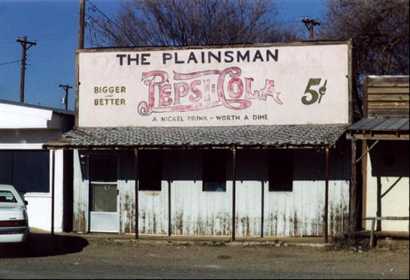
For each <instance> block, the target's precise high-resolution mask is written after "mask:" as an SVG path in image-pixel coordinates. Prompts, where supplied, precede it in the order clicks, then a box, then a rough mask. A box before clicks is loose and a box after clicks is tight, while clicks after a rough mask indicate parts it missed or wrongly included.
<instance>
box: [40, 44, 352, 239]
mask: <svg viewBox="0 0 410 280" xmlns="http://www.w3.org/2000/svg"><path fill="white" fill-rule="evenodd" d="M350 53H351V46H350V42H326V43H320V42H316V43H294V44H288V45H272V44H270V45H252V46H240V47H232V46H228V47H226V46H224V47H211V48H208V47H201V48H198V47H192V48H189V47H187V48H183V49H171V48H167V49H161V48H157V49H155V48H154V49H84V50H79V51H78V61H79V96H78V97H79V98H78V111H77V119H76V122H77V124H76V128H75V129H73V130H72V131H70V132H68V133H66V134H64V135H63V137H62V138H61V139H60V140H59V141H56V142H50V143H49V144H48V147H49V149H52V150H53V152H57V151H59V150H61V149H68V150H74V162H73V166H74V168H73V169H74V181H73V188H74V198H73V211H74V230H75V231H77V232H116V233H134V234H135V235H136V236H137V237H140V236H145V235H155V236H164V237H167V236H186V237H215V236H219V237H227V238H230V239H236V238H252V237H289V236H323V237H325V239H326V240H327V238H328V236H329V235H332V234H334V233H335V232H338V231H344V230H346V229H347V225H348V213H349V185H350V183H349V182H350V181H349V180H350V156H349V154H350V146H349V145H348V144H347V142H346V139H345V131H346V129H347V127H348V126H349V124H350V123H351V96H350V92H351V91H350V87H351V82H350V80H351V66H350Z"/></svg>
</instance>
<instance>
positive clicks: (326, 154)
mask: <svg viewBox="0 0 410 280" xmlns="http://www.w3.org/2000/svg"><path fill="white" fill-rule="evenodd" d="M329 164H330V163H329V148H326V149H325V209H324V215H323V216H324V217H323V220H324V221H323V224H324V237H325V240H324V241H325V243H328V242H329V228H328V221H329Z"/></svg>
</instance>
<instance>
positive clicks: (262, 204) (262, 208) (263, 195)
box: [261, 180, 265, 238]
mask: <svg viewBox="0 0 410 280" xmlns="http://www.w3.org/2000/svg"><path fill="white" fill-rule="evenodd" d="M261 196H262V197H261V238H263V235H264V230H265V226H264V220H265V180H262V181H261Z"/></svg>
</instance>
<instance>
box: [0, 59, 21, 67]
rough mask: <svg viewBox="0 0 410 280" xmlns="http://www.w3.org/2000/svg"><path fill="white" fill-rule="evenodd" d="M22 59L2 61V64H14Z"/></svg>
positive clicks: (0, 64)
mask: <svg viewBox="0 0 410 280" xmlns="http://www.w3.org/2000/svg"><path fill="white" fill-rule="evenodd" d="M20 61H21V59H19V60H13V61H7V62H1V63H0V66H2V65H8V64H13V63H19V62H20Z"/></svg>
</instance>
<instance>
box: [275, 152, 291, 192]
mask: <svg viewBox="0 0 410 280" xmlns="http://www.w3.org/2000/svg"><path fill="white" fill-rule="evenodd" d="M292 182H293V153H292V152H291V151H277V152H274V153H272V154H271V156H270V161H269V191H270V192H291V191H292V190H293V187H292Z"/></svg>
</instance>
